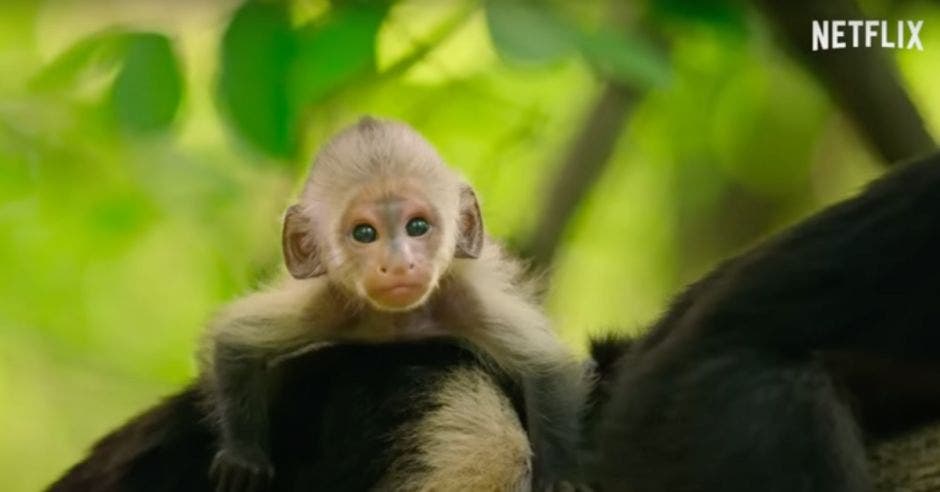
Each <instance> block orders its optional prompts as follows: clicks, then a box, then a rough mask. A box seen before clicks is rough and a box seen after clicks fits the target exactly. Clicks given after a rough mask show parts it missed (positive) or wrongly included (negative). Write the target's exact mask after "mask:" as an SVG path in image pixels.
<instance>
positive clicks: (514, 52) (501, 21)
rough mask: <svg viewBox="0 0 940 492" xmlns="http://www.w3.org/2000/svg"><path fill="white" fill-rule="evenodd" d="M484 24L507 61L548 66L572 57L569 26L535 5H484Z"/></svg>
mask: <svg viewBox="0 0 940 492" xmlns="http://www.w3.org/2000/svg"><path fill="white" fill-rule="evenodd" d="M486 23H487V26H488V27H489V31H490V38H491V39H492V41H493V45H494V46H495V47H496V51H497V52H498V53H499V54H500V56H502V57H504V58H505V59H507V60H510V61H518V62H529V63H545V62H550V61H554V60H558V59H560V58H563V57H565V56H567V55H569V54H571V53H572V52H573V50H574V47H575V39H576V36H575V33H574V32H573V30H572V29H571V26H570V25H568V24H567V23H566V22H565V21H564V20H562V19H561V18H559V17H558V16H557V15H556V14H555V13H554V12H553V11H552V10H550V9H548V8H546V7H545V6H539V5H537V4H534V3H527V2H513V1H505V0H493V1H490V2H487V4H486Z"/></svg>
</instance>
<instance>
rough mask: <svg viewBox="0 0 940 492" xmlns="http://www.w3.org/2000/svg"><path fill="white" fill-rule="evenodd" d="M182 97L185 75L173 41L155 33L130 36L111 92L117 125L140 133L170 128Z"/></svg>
mask: <svg viewBox="0 0 940 492" xmlns="http://www.w3.org/2000/svg"><path fill="white" fill-rule="evenodd" d="M182 96H183V81H182V76H181V75H180V70H179V65H178V64H177V61H176V56H175V55H174V54H173V48H172V45H171V44H170V40H169V39H167V38H166V36H163V35H160V34H154V33H135V34H131V35H129V36H127V39H126V47H125V55H124V65H123V66H122V67H121V71H120V72H119V73H118V75H117V78H116V79H115V80H114V85H113V86H112V89H111V100H110V102H111V109H112V112H113V114H114V117H115V120H116V121H117V123H118V124H119V125H120V126H121V127H123V128H124V129H127V130H131V131H137V132H152V131H155V130H161V129H163V128H166V127H168V126H169V125H170V123H171V122H172V121H173V116H174V115H175V114H176V110H177V108H178V107H179V104H180V99H182Z"/></svg>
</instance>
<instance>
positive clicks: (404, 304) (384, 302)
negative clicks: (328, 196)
mask: <svg viewBox="0 0 940 492" xmlns="http://www.w3.org/2000/svg"><path fill="white" fill-rule="evenodd" d="M439 221H440V217H439V216H438V213H437V211H436V209H435V208H434V207H433V206H431V204H430V203H429V202H428V201H427V200H426V199H424V195H423V193H421V192H420V189H418V188H417V187H415V186H414V185H412V184H409V183H407V182H405V183H403V182H400V181H399V182H396V183H395V184H394V186H392V185H390V184H388V183H385V184H376V185H372V186H368V187H366V188H365V189H363V190H362V192H360V193H359V195H357V197H356V198H354V199H353V200H352V202H351V204H350V206H349V208H348V209H347V213H346V214H345V216H344V217H343V220H342V224H343V225H342V227H343V234H344V236H345V239H344V243H345V244H346V245H347V246H348V248H349V252H350V260H351V261H353V262H354V263H355V265H356V268H355V270H356V271H357V277H358V278H357V279H356V280H357V281H356V282H355V283H356V287H357V290H358V291H359V292H360V294H362V295H363V296H364V297H365V298H366V299H367V300H368V301H369V303H370V304H372V306H373V307H375V308H376V309H380V310H383V311H405V310H409V309H413V308H415V307H418V306H420V305H421V304H422V303H424V301H425V300H426V299H427V297H428V295H430V293H431V291H432V289H433V287H434V285H435V284H436V283H437V278H435V277H436V275H437V273H436V270H437V269H436V268H435V265H434V260H433V259H434V257H435V253H436V251H437V248H439V247H440V245H441V233H440V229H441V228H440V227H439V224H440V222H439Z"/></svg>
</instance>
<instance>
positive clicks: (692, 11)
mask: <svg viewBox="0 0 940 492" xmlns="http://www.w3.org/2000/svg"><path fill="white" fill-rule="evenodd" d="M741 7H742V6H741V5H740V4H739V3H738V2H735V1H732V0H654V1H652V2H650V14H651V15H652V16H653V17H655V18H657V19H661V20H678V21H684V22H694V23H699V24H705V25H709V26H713V27H717V28H719V29H721V30H722V31H724V32H729V33H735V34H743V33H744V32H745V31H746V29H747V26H746V19H745V12H746V11H747V9H744V8H741Z"/></svg>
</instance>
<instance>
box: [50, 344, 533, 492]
mask: <svg viewBox="0 0 940 492" xmlns="http://www.w3.org/2000/svg"><path fill="white" fill-rule="evenodd" d="M466 367H473V368H476V369H477V370H481V371H487V372H488V373H490V374H492V375H493V376H495V377H496V380H497V381H498V382H499V384H500V385H501V387H502V390H503V391H505V392H506V393H507V394H508V395H510V396H511V397H512V398H511V399H512V401H513V403H514V405H515V409H516V411H517V413H519V412H521V411H522V407H521V391H520V389H519V388H518V387H517V386H516V385H514V384H512V383H511V382H510V381H509V380H508V379H507V378H505V376H504V375H502V374H500V373H495V372H494V369H493V368H492V365H490V364H485V363H481V361H480V360H479V359H478V358H477V357H476V356H475V355H473V354H471V353H470V352H469V351H467V350H465V349H463V348H461V347H460V346H458V345H455V344H453V343H450V342H448V341H444V340H433V341H426V342H420V343H408V344H384V345H338V346H333V347H328V348H324V349H321V350H318V351H315V352H312V353H308V354H305V355H302V356H299V357H298V358H295V359H291V360H288V361H285V362H284V363H283V364H282V365H281V366H280V367H279V368H278V370H277V372H278V373H279V376H280V377H279V380H280V390H279V391H277V392H276V394H275V395H274V396H273V400H272V403H271V422H272V427H271V448H272V449H271V453H272V454H271V457H272V461H273V463H274V465H275V467H276V470H277V472H276V474H275V476H274V480H273V483H272V486H273V487H272V490H275V491H300V490H305V491H307V490H330V491H359V490H369V489H371V488H372V487H374V486H375V484H376V483H378V482H379V481H380V479H381V478H382V477H383V474H384V472H385V470H386V469H387V468H388V466H389V464H390V463H391V460H392V459H393V458H395V456H400V454H398V455H394V456H393V451H392V450H391V447H390V446H389V444H390V443H391V442H393V441H394V440H395V439H396V434H395V432H396V430H397V429H399V428H400V427H401V426H402V425H405V424H407V423H409V422H415V421H416V420H420V419H421V418H422V417H423V416H424V415H425V414H426V413H427V412H428V411H430V410H432V409H433V403H432V401H431V400H430V395H428V394H427V393H426V392H425V391H422V390H424V389H427V388H429V387H434V386H433V385H434V383H435V382H436V381H439V379H440V378H446V377H448V374H450V373H452V372H453V371H455V370H458V369H461V368H466ZM208 414H209V412H207V411H206V409H205V408H203V404H202V400H201V397H200V392H199V390H198V389H197V388H196V387H192V388H189V389H187V390H184V391H183V392H181V393H179V394H177V395H175V396H172V397H170V398H168V399H167V400H165V401H164V402H163V403H161V404H159V405H158V406H157V407H155V408H153V409H152V410H150V411H147V412H145V413H144V414H142V415H140V416H138V417H136V418H134V419H133V420H131V421H130V422H129V423H128V424H126V425H125V426H124V427H122V428H120V429H118V430H116V431H114V432H113V433H111V434H109V435H108V436H106V437H104V438H103V439H102V440H101V441H99V442H98V443H97V444H96V445H95V447H94V449H93V450H92V451H91V453H90V454H89V456H88V457H87V458H86V459H85V460H83V461H82V462H80V463H78V464H77V465H75V466H74V467H73V468H72V469H70V470H69V471H68V472H66V474H65V475H64V476H63V477H62V478H60V479H59V480H58V481H57V482H56V483H54V484H53V485H52V486H50V488H49V490H50V491H52V492H78V491H82V492H84V491H90V490H94V491H104V492H113V491H144V492H148V491H149V492H157V491H205V490H211V489H210V483H209V480H208V470H209V464H210V462H211V460H212V456H213V454H214V453H215V450H216V449H217V444H216V440H217V434H216V432H215V425H213V424H212V423H211V422H210V421H209V418H208V417H207V415H208ZM520 416H521V413H520ZM407 452H408V450H396V451H394V453H407Z"/></svg>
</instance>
